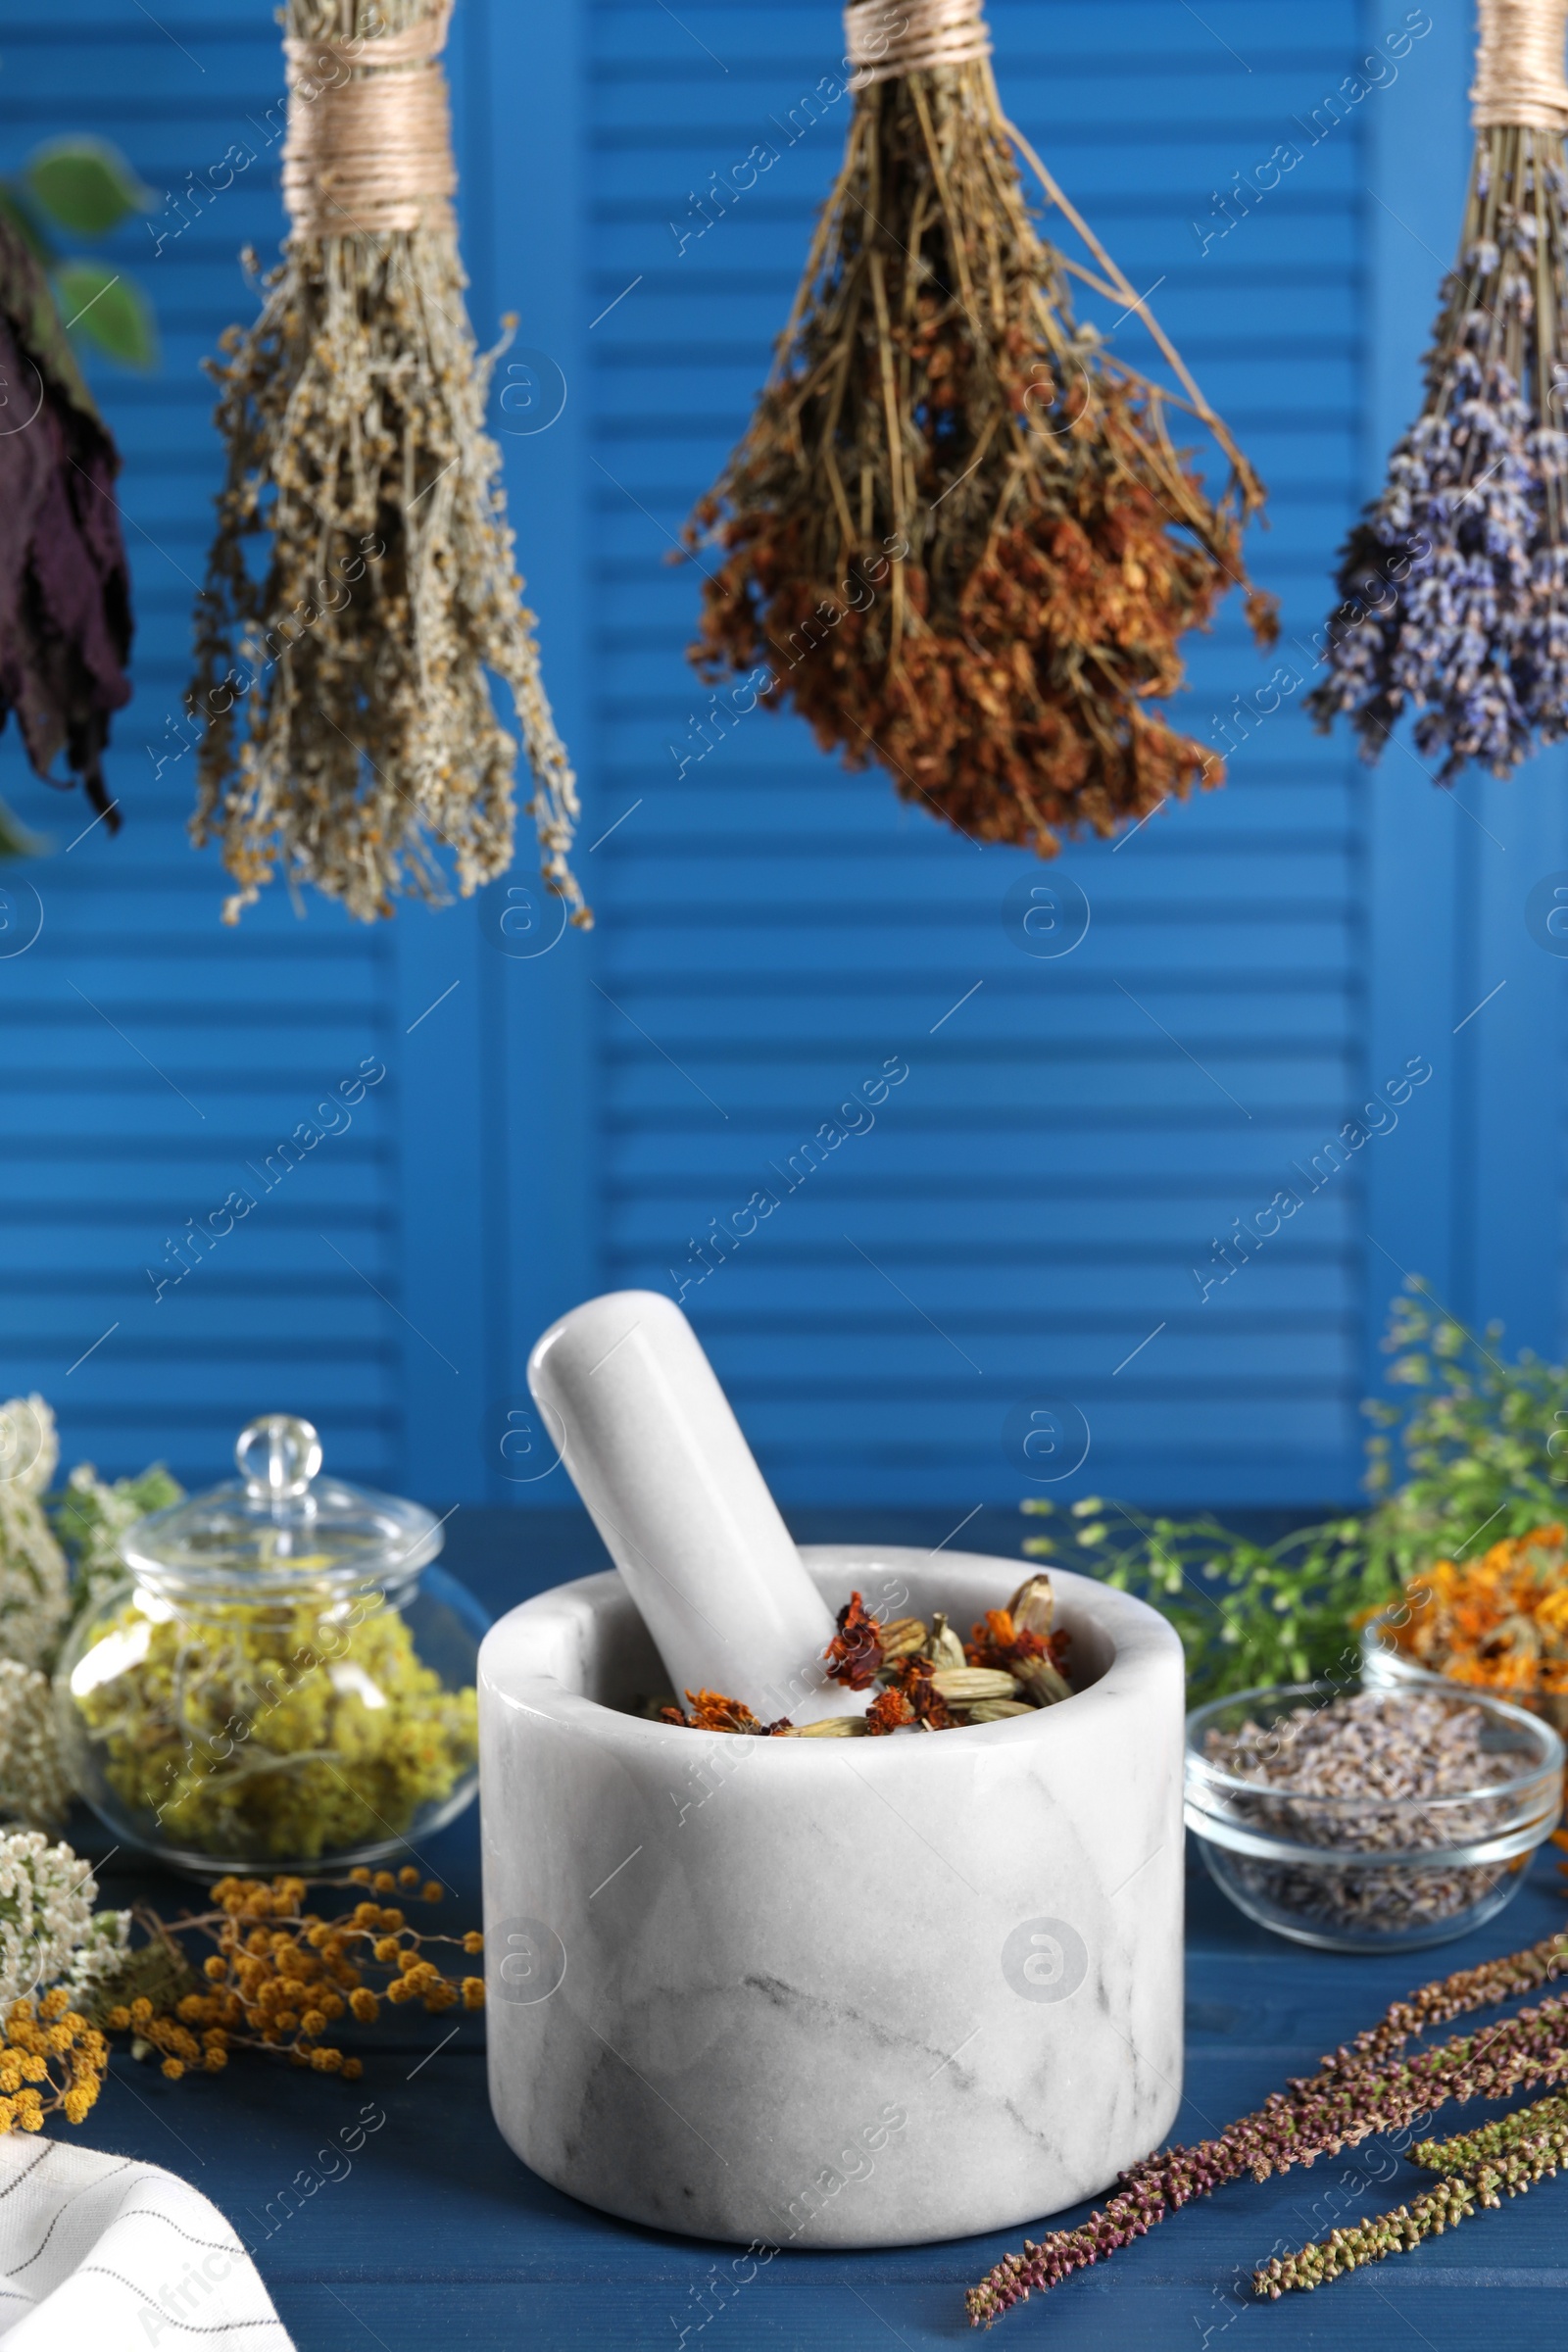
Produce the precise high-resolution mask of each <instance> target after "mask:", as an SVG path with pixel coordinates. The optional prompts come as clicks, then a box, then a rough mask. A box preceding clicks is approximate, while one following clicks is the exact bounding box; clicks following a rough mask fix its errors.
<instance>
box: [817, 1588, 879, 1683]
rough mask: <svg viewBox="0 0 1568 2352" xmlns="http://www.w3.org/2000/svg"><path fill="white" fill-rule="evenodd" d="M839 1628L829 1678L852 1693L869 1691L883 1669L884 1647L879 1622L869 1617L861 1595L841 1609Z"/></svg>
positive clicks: (831, 1646)
mask: <svg viewBox="0 0 1568 2352" xmlns="http://www.w3.org/2000/svg"><path fill="white" fill-rule="evenodd" d="M838 1627H839V1630H838V1632H837V1633H836V1634H835V1635H834V1637H833V1639H832V1641H831V1642H829V1643H828V1645H827V1660H828V1668H827V1670H828V1674H829V1677H830V1678H831V1680H832V1681H834V1682H835V1683H843V1684H844V1685H846V1687H847V1688H848V1689H849V1690H851V1691H867V1690H869V1689H870V1687H871V1685H872V1683H873V1682H875V1680H876V1677H877V1675H878V1673H879V1671H880V1669H881V1665H882V1644H881V1642H880V1640H879V1639H878V1635H879V1631H880V1629H879V1627H878V1625H877V1621H876V1619H875V1618H874V1617H871V1616H868V1615H867V1613H866V1608H865V1603H864V1602H863V1601H862V1600H861V1598H860V1595H859V1594H858V1593H851V1595H850V1597H849V1599H848V1601H847V1602H846V1603H845V1605H844V1607H843V1608H842V1609H840V1611H839V1616H838Z"/></svg>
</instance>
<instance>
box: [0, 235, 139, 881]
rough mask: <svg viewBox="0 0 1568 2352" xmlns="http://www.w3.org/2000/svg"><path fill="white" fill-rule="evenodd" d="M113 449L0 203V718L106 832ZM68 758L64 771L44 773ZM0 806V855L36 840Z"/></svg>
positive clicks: (36, 270)
mask: <svg viewBox="0 0 1568 2352" xmlns="http://www.w3.org/2000/svg"><path fill="white" fill-rule="evenodd" d="M119 471H120V457H119V453H118V451H117V450H116V448H115V445H114V442H113V441H112V440H111V438H110V436H109V432H108V429H107V427H106V426H105V424H104V422H103V419H102V417H100V416H99V414H98V411H97V409H96V408H95V406H94V405H93V399H92V395H91V393H90V392H89V391H88V390H87V387H86V385H85V383H84V382H83V381H82V377H81V370H80V369H79V368H78V367H77V365H76V361H75V355H74V354H73V351H72V348H71V344H70V341H69V339H68V337H67V335H66V330H65V328H64V326H63V325H62V323H61V319H60V315H59V313H58V311H57V310H56V309H55V304H54V298H53V296H52V295H51V293H50V291H49V285H48V281H47V279H46V278H45V276H44V273H43V270H41V268H40V267H39V265H38V263H37V261H36V260H35V258H34V256H33V255H32V253H31V252H30V251H29V250H28V248H27V245H26V244H25V241H24V239H23V237H22V235H21V233H20V231H19V229H18V228H17V226H16V225H15V223H14V222H13V221H12V220H11V219H10V218H9V217H8V216H7V214H6V213H5V212H4V211H0V727H3V726H4V724H5V722H6V719H7V718H8V717H9V715H10V713H11V712H12V711H15V712H16V714H17V724H18V726H19V727H20V728H21V730H22V740H23V743H24V745H25V749H26V754H27V758H28V760H30V761H31V763H32V766H33V768H34V770H35V771H36V773H37V774H38V775H40V776H41V777H43V779H44V781H45V782H46V783H50V784H55V783H62V784H65V785H67V786H68V787H69V784H70V783H71V782H72V781H73V780H75V779H79V780H80V781H81V783H82V784H84V785H85V787H86V790H87V798H88V799H89V800H90V801H91V803H92V805H93V807H94V808H95V809H97V810H98V811H99V813H100V814H101V815H103V816H104V817H106V819H107V821H108V824H109V827H110V829H111V831H113V830H115V829H116V828H117V827H118V825H119V822H120V817H119V813H118V810H117V809H116V808H115V807H114V805H113V803H112V802H111V800H110V797H109V793H108V789H107V787H106V786H105V783H104V774H103V755H104V748H105V746H106V744H107V743H108V740H109V720H110V716H111V713H112V712H114V711H118V710H119V709H120V708H121V706H122V705H123V703H125V702H128V700H129V699H130V686H129V682H128V681H127V679H126V677H125V659H126V656H127V655H128V653H129V651H130V579H129V574H128V572H127V570H126V567H125V550H124V545H123V541H122V538H121V534H120V510H119V508H118V506H117V505H116V503H115V492H114V481H115V476H116V474H118V472H119ZM62 752H63V753H64V754H65V757H66V761H67V764H68V766H69V767H70V768H71V769H72V770H73V775H72V777H70V778H61V777H57V776H56V775H54V774H53V773H52V772H51V771H52V769H53V766H54V762H55V760H56V759H57V758H58V757H59V756H60V754H61V753H62ZM13 823H14V820H11V819H10V818H9V817H8V816H7V814H6V812H5V811H4V810H3V809H0V855H3V854H6V853H7V852H9V853H10V854H12V855H16V854H20V853H23V852H25V850H27V849H28V848H30V847H32V846H33V845H32V844H31V843H30V842H29V841H28V839H27V837H26V836H25V835H24V834H23V833H22V832H21V831H20V829H15V830H14V829H13Z"/></svg>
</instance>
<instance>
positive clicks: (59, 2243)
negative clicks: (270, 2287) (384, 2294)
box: [0, 2131, 292, 2352]
mask: <svg viewBox="0 0 1568 2352" xmlns="http://www.w3.org/2000/svg"><path fill="white" fill-rule="evenodd" d="M0 2337H3V2338H4V2339H5V2343H6V2346H7V2352H147V2347H148V2346H150V2345H151V2346H160V2345H161V2346H163V2347H164V2352H173V2348H174V2347H175V2346H176V2345H177V2346H180V2347H183V2352H219V2347H220V2346H221V2347H222V2348H223V2352H292V2344H291V2338H290V2337H289V2335H288V2333H287V2330H286V2329H285V2328H284V2326H283V2323H282V2321H281V2320H280V2319H279V2318H278V2316H277V2314H276V2312H275V2311H274V2310H273V2309H272V2305H271V2301H270V2297H269V2295H268V2292H267V2289H266V2287H265V2286H263V2284H262V2282H261V2279H260V2278H259V2277H258V2276H257V2272H256V2266H255V2264H254V2263H253V2262H252V2261H251V2258H250V2256H249V2255H248V2254H247V2253H246V2251H245V2249H244V2247H243V2246H242V2245H241V2244H240V2242H239V2239H238V2238H237V2237H236V2236H235V2234H234V2232H233V2230H232V2229H230V2228H229V2226H228V2224H227V2222H225V2221H224V2219H223V2217H222V2215H221V2213H220V2212H219V2210H218V2208H217V2206H216V2205H211V2204H209V2203H208V2200H207V2199H206V2198H205V2197H204V2196H200V2195H198V2193H197V2191H196V2190H195V2189H194V2188H191V2187H188V2186H187V2184H186V2183H185V2182H184V2181H183V2180H176V2178H175V2176H174V2175H173V2174H172V2173H166V2172H164V2171H162V2170H161V2169H160V2168H159V2167H158V2166H157V2165H152V2164H139V2163H137V2162H136V2160H135V2159H134V2158H133V2157H130V2156H105V2155H102V2154H100V2152H99V2151H98V2150H97V2149H96V2148H80V2147H73V2146H71V2145H70V2144H69V2143H68V2142H66V2141H63V2140H58V2139H38V2138H34V2137H32V2136H31V2135H29V2134H25V2133H23V2132H21V2131H17V2132H12V2133H8V2134H7V2136H6V2137H5V2138H3V2139H0Z"/></svg>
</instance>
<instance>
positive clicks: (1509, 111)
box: [1306, 0, 1568, 784]
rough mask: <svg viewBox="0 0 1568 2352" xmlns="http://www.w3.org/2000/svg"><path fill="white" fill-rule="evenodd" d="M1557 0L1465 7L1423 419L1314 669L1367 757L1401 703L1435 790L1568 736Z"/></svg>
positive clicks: (1410, 435) (1345, 562)
mask: <svg viewBox="0 0 1568 2352" xmlns="http://www.w3.org/2000/svg"><path fill="white" fill-rule="evenodd" d="M1565 22H1568V0H1481V13H1480V40H1479V46H1478V50H1477V58H1476V78H1475V83H1474V86H1473V87H1472V90H1471V93H1470V95H1471V101H1472V119H1473V121H1474V123H1475V126H1476V144H1475V158H1474V163H1473V165H1472V168H1471V174H1470V189H1469V195H1468V197H1467V200H1466V204H1465V214H1464V224H1463V227H1462V229H1461V231H1460V236H1459V253H1458V259H1457V260H1456V262H1455V264H1454V267H1453V269H1452V270H1451V271H1450V273H1449V275H1448V278H1447V280H1446V285H1445V288H1444V298H1443V309H1442V311H1441V313H1440V315H1439V318H1438V322H1437V327H1436V330H1435V332H1434V336H1433V343H1432V349H1431V351H1430V352H1429V353H1428V355H1427V360H1426V398H1425V401H1424V403H1423V406H1422V410H1421V414H1420V416H1419V417H1417V418H1416V421H1415V423H1414V424H1413V425H1412V426H1411V428H1410V430H1409V431H1408V432H1407V433H1406V434H1405V435H1404V437H1403V438H1402V439H1401V440H1400V442H1399V443H1398V445H1397V448H1396V449H1395V451H1394V454H1393V456H1392V457H1391V459H1390V461H1389V471H1388V479H1387V481H1386V483H1385V485H1384V487H1383V489H1382V491H1381V492H1380V494H1379V495H1378V497H1377V498H1376V499H1374V500H1373V502H1372V504H1371V505H1370V506H1369V507H1367V509H1366V510H1365V512H1364V514H1363V515H1361V517H1360V519H1359V520H1358V521H1357V522H1356V524H1355V525H1354V527H1353V529H1352V530H1351V532H1350V535H1349V537H1348V540H1347V542H1346V544H1345V547H1344V549H1343V551H1342V553H1341V557H1340V564H1339V571H1338V575H1337V582H1336V584H1337V587H1338V591H1339V599H1340V601H1339V604H1338V606H1337V608H1336V609H1335V611H1334V612H1333V613H1332V614H1331V615H1330V618H1329V622H1328V627H1327V631H1326V633H1325V637H1324V639H1323V641H1322V642H1323V649H1324V650H1323V660H1324V661H1325V662H1326V663H1327V675H1326V677H1325V678H1324V679H1323V682H1322V683H1321V684H1320V685H1319V686H1317V687H1316V688H1315V689H1314V691H1313V692H1312V694H1311V695H1309V696H1308V698H1307V704H1306V707H1307V710H1308V711H1309V712H1310V713H1311V715H1312V717H1313V718H1314V719H1315V720H1316V722H1317V724H1318V726H1319V727H1320V728H1321V729H1323V730H1325V731H1326V730H1327V729H1328V728H1329V727H1330V726H1332V724H1333V722H1334V720H1335V719H1336V718H1337V717H1339V716H1341V715H1342V714H1343V715H1344V716H1346V717H1348V720H1349V722H1350V724H1351V726H1352V727H1353V728H1354V730H1355V732H1356V734H1357V736H1358V737H1359V738H1360V749H1361V753H1362V757H1363V758H1364V759H1366V760H1377V759H1378V758H1379V756H1380V755H1381V753H1382V750H1383V747H1384V745H1385V744H1386V743H1387V742H1388V740H1389V737H1390V734H1391V733H1392V731H1393V728H1394V726H1395V725H1396V723H1397V720H1398V718H1399V717H1400V715H1401V714H1402V713H1403V712H1404V711H1406V710H1409V711H1413V712H1414V714H1415V724H1414V728H1413V730H1412V740H1413V742H1414V746H1415V750H1416V753H1417V755H1418V756H1419V757H1420V758H1421V759H1423V760H1429V759H1430V760H1437V761H1438V762H1439V765H1438V768H1437V771H1436V781H1437V782H1439V783H1443V784H1446V783H1450V782H1451V781H1452V780H1453V778H1454V777H1455V776H1456V775H1458V773H1459V772H1460V770H1461V769H1462V768H1463V767H1464V766H1465V765H1466V764H1467V763H1468V762H1470V761H1475V762H1476V763H1477V764H1479V765H1481V766H1483V767H1486V768H1489V769H1490V770H1491V772H1492V773H1493V774H1494V775H1496V776H1505V775H1508V774H1509V773H1510V772H1511V771H1512V770H1513V769H1514V768H1515V767H1517V766H1518V765H1519V763H1520V761H1521V760H1524V759H1525V758H1526V757H1527V756H1528V755H1529V754H1530V753H1531V752H1532V751H1534V750H1535V749H1536V748H1537V747H1538V746H1540V745H1543V744H1548V743H1555V742H1558V741H1559V740H1560V739H1561V738H1562V736H1563V735H1564V734H1565V733H1568V529H1565V497H1568V430H1565V429H1564V428H1565V426H1568V415H1565V411H1564V402H1565V399H1568V365H1565V363H1568V346H1565V342H1564V333H1563V320H1564V315H1565V312H1568V231H1565V224H1564V208H1565V199H1568V171H1565V165H1564V149H1563V136H1564V131H1565V129H1568V83H1565V81H1564V76H1563V38H1564V26H1565Z"/></svg>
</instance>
